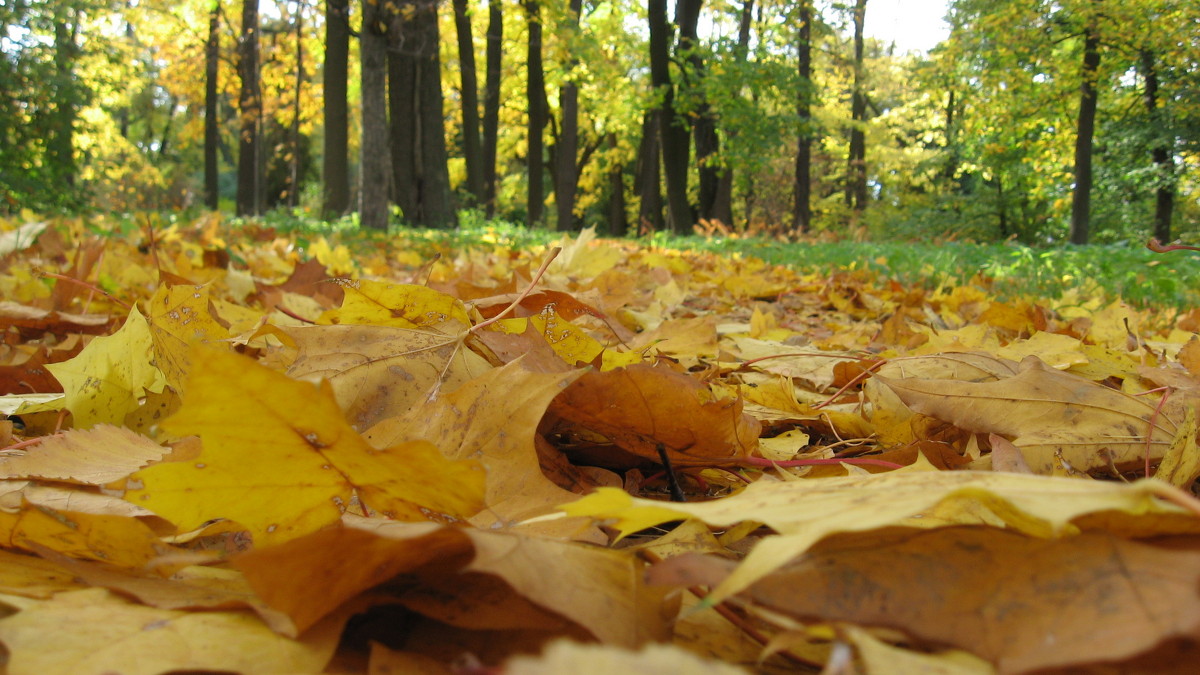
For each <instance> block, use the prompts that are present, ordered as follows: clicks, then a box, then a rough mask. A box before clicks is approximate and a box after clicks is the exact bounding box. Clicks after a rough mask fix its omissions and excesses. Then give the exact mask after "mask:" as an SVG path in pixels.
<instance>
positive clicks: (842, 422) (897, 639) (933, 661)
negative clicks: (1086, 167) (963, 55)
mask: <svg viewBox="0 0 1200 675" xmlns="http://www.w3.org/2000/svg"><path fill="white" fill-rule="evenodd" d="M454 236H457V237H458V239H454ZM464 237H469V238H470V241H466V240H464ZM667 243H668V242H666V241H665V240H645V241H614V240H602V239H597V238H595V237H594V235H593V234H592V233H591V232H584V233H582V234H579V235H567V236H559V237H558V238H557V239H556V240H553V241H550V240H549V237H547V238H545V239H542V240H536V239H535V238H529V239H525V240H522V241H514V240H513V238H512V237H511V236H510V235H509V234H508V233H506V232H505V231H501V230H493V231H491V232H490V233H489V232H487V231H481V232H480V233H477V234H468V235H462V234H459V235H453V236H443V235H435V234H428V233H426V234H420V235H412V236H407V237H397V236H389V237H366V236H357V235H346V234H339V233H335V232H325V233H322V232H287V231H283V230H279V229H272V228H268V227H265V226H243V227H239V228H230V227H228V226H226V225H225V224H224V223H222V222H221V221H220V219H218V218H214V217H209V218H203V219H200V220H197V221H192V222H182V223H179V224H171V225H164V226H162V227H155V228H153V229H145V228H141V227H136V226H135V227H127V228H124V229H123V230H122V228H121V227H119V226H117V225H116V224H114V223H111V222H108V221H104V220H85V219H70V220H62V221H55V222H49V223H47V222H42V221H37V222H28V223H17V222H9V223H0V297H2V298H3V300H2V301H0V324H2V325H3V326H4V328H5V343H4V346H3V351H0V386H2V387H3V393H4V394H5V395H4V396H0V413H3V414H4V415H5V416H7V420H6V421H4V422H2V423H0V448H3V449H2V450H0V471H2V472H3V474H4V475H3V476H2V477H0V478H2V482H0V546H2V547H3V549H0V603H2V604H3V606H4V607H6V608H7V609H6V613H5V616H4V618H2V619H0V642H2V643H3V644H4V645H5V647H6V649H7V652H8V654H9V657H8V663H7V672H8V673H10V674H13V675H17V674H20V673H36V674H37V675H46V674H55V673H64V674H66V673H71V674H74V673H87V672H96V673H101V672H121V673H158V672H163V671H166V670H173V669H190V670H220V671H231V672H245V673H263V672H280V673H285V672H286V673H359V672H362V673H365V672H371V673H382V672H421V673H496V672H505V673H529V674H534V673H561V672H572V671H574V672H577V673H611V672H619V671H620V670H625V671H629V672H652V671H653V672H696V673H708V672H712V673H725V672H753V671H756V670H757V671H764V672H794V671H796V670H806V669H807V670H812V671H814V672H815V671H817V670H820V669H822V668H824V669H826V670H828V671H829V672H847V673H848V672H859V673H887V672H899V670H898V668H899V669H900V670H903V671H904V672H907V671H908V670H915V669H918V668H923V669H929V670H933V671H936V672H969V673H991V672H1032V671H1042V670H1049V669H1056V670H1063V669H1071V668H1079V669H1086V668H1091V667H1099V666H1100V665H1102V664H1103V665H1104V666H1106V667H1109V666H1120V667H1126V668H1130V669H1134V670H1138V669H1140V670H1153V671H1155V672H1175V671H1178V672H1184V671H1185V670H1186V667H1185V666H1184V664H1189V663H1192V662H1194V659H1195V657H1196V656H1198V655H1200V654H1197V652H1198V640H1200V614H1197V613H1196V608H1197V607H1200V602H1198V601H1200V597H1197V596H1198V595H1200V584H1198V583H1197V581H1200V501H1198V500H1197V499H1196V498H1195V497H1194V496H1193V493H1192V491H1193V488H1194V486H1195V483H1196V479H1197V477H1200V450H1198V449H1197V445H1196V424H1197V422H1196V411H1197V408H1198V406H1200V341H1197V340H1196V339H1195V338H1196V335H1197V333H1200V311H1198V310H1195V309H1190V308H1189V306H1188V305H1187V300H1186V298H1187V297H1189V296H1188V295H1187V294H1190V293H1191V292H1192V291H1191V287H1187V288H1184V287H1183V286H1184V285H1186V278H1187V277H1183V275H1181V274H1175V275H1173V277H1172V278H1173V279H1174V282H1175V283H1176V284H1178V285H1179V287H1173V289H1172V290H1171V293H1178V294H1181V295H1179V298H1181V299H1179V300H1178V301H1177V302H1174V303H1172V304H1170V305H1169V306H1168V305H1167V304H1155V303H1153V302H1151V301H1149V300H1148V299H1146V298H1143V299H1142V300H1141V301H1139V302H1138V303H1134V304H1131V303H1127V302H1124V301H1122V299H1121V298H1120V297H1118V296H1117V291H1115V290H1113V289H1114V288H1115V287H1113V286H1108V287H1106V286H1105V285H1104V284H1099V283H1098V282H1097V283H1096V284H1093V283H1091V282H1093V281H1097V280H1096V279H1094V278H1093V279H1087V280H1081V278H1080V277H1078V276H1074V275H1077V274H1081V273H1087V270H1088V269H1093V270H1095V269H1099V268H1098V267H1093V268H1089V267H1088V265H1091V264H1092V263H1090V262H1089V263H1087V264H1084V263H1083V262H1079V261H1080V260H1093V261H1095V262H1096V264H1099V263H1100V262H1101V260H1100V259H1099V258H1086V259H1085V258H1077V259H1076V262H1075V263H1073V264H1075V265H1076V267H1077V269H1076V270H1075V272H1073V273H1066V274H1065V275H1064V273H1061V272H1059V271H1056V270H1057V269H1058V268H1053V269H1052V270H1051V271H1046V267H1047V266H1049V265H1051V264H1055V263H1051V262H1046V261H1050V260H1052V259H1053V260H1054V261H1056V263H1057V262H1061V261H1062V260H1063V259H1064V258H1063V256H1054V257H1052V256H1047V257H1045V258H1043V262H1045V265H1043V266H1042V268H1040V269H1042V270H1043V271H1042V272H1040V274H1042V278H1046V279H1048V278H1050V277H1054V278H1056V279H1057V283H1058V284H1059V291H1058V292H1054V293H1049V292H1048V291H1047V290H1046V288H1044V287H1042V286H1039V285H1037V284H1034V283H1032V282H1028V283H1026V284H1025V286H1026V287H1027V289H1028V290H1029V291H1030V292H1026V293H1023V292H1021V290H1020V286H1021V285H1020V284H1016V285H1009V286H1005V287H1004V288H1003V289H1002V290H1001V289H999V288H998V286H997V283H998V282H997V279H998V277H997V275H995V274H988V273H987V271H988V270H987V269H978V270H972V271H971V273H970V274H965V273H962V270H961V269H960V270H959V272H960V273H959V274H957V275H948V274H938V273H937V269H936V264H933V263H931V262H930V261H931V260H933V258H935V257H936V256H933V255H932V254H931V256H930V260H927V261H926V262H927V263H929V264H930V266H927V267H926V268H916V272H915V274H916V276H914V277H906V276H904V274H903V273H902V270H900V269H899V268H898V267H895V266H893V265H892V262H891V261H890V260H888V259H887V254H885V253H881V251H880V249H871V248H870V246H869V245H860V246H859V248H858V252H857V254H855V255H854V259H853V260H852V261H850V263H853V264H850V263H846V264H834V263H828V262H820V261H818V260H816V259H815V258H814V257H811V256H810V257H809V258H808V259H806V260H803V261H797V264H796V265H792V266H782V265H775V264H772V263H769V262H767V261H764V260H763V259H762V258H760V257H756V256H754V255H750V254H749V252H748V251H747V250H745V249H744V247H745V246H751V245H752V246H756V247H758V249H759V250H760V251H765V252H767V253H768V254H769V255H767V257H772V256H773V255H774V254H772V253H770V251H771V250H774V249H773V248H772V247H773V246H775V244H771V243H769V242H755V243H752V244H748V243H745V242H736V241H735V242H726V245H725V246H723V247H721V248H719V249H716V250H705V245H701V244H697V245H695V246H693V247H692V250H681V249H678V248H672V247H668V246H666V245H665V244H667ZM830 246H832V245H830ZM839 246H840V245H839ZM947 248H948V247H943V249H947ZM780 250H782V249H780ZM799 250H801V251H803V250H805V249H799ZM807 250H808V251H809V253H811V252H812V251H815V250H818V247H810V248H809V249H807ZM825 250H827V251H829V250H833V249H832V248H826V249H825ZM1013 250H1017V249H1013ZM1131 250H1132V249H1131ZM794 255H799V254H794ZM894 255H898V256H899V255H903V253H901V252H896V253H895V254H894ZM1025 255H1026V254H1025V253H1020V254H1019V255H1017V256H1013V258H1012V260H1009V263H1012V261H1013V260H1016V259H1017V258H1019V257H1020V256H1025ZM1037 255H1040V253H1039V254H1037ZM1132 255H1137V256H1142V255H1143V254H1142V253H1140V252H1138V253H1135V254H1132ZM1109 257H1110V261H1109V262H1110V263H1111V262H1112V261H1111V258H1113V257H1114V256H1109ZM1036 262H1037V261H1036V260H1034V261H1033V262H1030V263H1028V264H1030V265H1034V264H1035V263H1036ZM1152 263H1154V260H1151V259H1148V260H1146V261H1144V262H1138V263H1130V264H1131V265H1133V269H1129V270H1121V269H1119V267H1120V266H1119V265H1117V264H1115V263H1113V264H1111V265H1110V268H1111V269H1110V271H1111V272H1112V276H1113V278H1116V277H1118V276H1119V275H1121V274H1127V275H1132V276H1127V277H1121V278H1123V279H1125V281H1123V282H1121V283H1122V284H1125V286H1127V287H1134V286H1138V285H1139V284H1138V283H1135V282H1136V280H1137V279H1139V278H1141V279H1143V283H1141V284H1140V285H1141V286H1145V285H1147V284H1146V283H1145V282H1144V279H1145V278H1147V277H1146V276H1145V275H1146V274H1150V273H1157V271H1158V269H1157V268H1159V267H1164V266H1166V265H1167V264H1168V263H1164V262H1162V261H1161V260H1159V261H1158V262H1157V264H1152ZM1177 263H1178V264H1179V267H1180V269H1184V268H1185V266H1186V263H1183V262H1179V261H1174V260H1173V261H1171V262H1170V264H1177ZM1024 264H1026V263H1021V265H1024ZM1106 264H1107V263H1106ZM1138 265H1143V266H1144V267H1138ZM1016 267H1019V265H1015V264H1010V268H1013V269H1015V268H1016ZM990 269H992V271H995V270H996V269H999V268H997V267H993V268H990ZM1022 269H1024V268H1022ZM1147 270H1149V272H1148V271H1147ZM1139 275H1142V276H1141V277H1139ZM1166 276H1168V277H1171V276H1172V275H1166ZM1181 279H1183V280H1182V281H1181ZM1084 281H1087V282H1088V283H1084ZM1105 288H1107V290H1105ZM264 664H266V665H264ZM898 664H899V665H898Z"/></svg>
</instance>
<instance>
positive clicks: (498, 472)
mask: <svg viewBox="0 0 1200 675" xmlns="http://www.w3.org/2000/svg"><path fill="white" fill-rule="evenodd" d="M579 375H580V373H579V372H578V371H575V372H566V373H561V372H560V373H535V372H531V371H528V370H525V369H524V367H523V365H522V363H521V362H520V361H515V362H513V363H509V364H506V365H504V366H501V367H500V368H494V369H492V370H489V371H488V372H486V373H484V374H483V375H482V376H480V377H477V378H475V379H473V380H471V381H469V382H467V383H465V384H463V386H461V387H459V388H458V389H457V390H456V391H454V392H452V393H450V394H447V395H445V396H443V397H440V398H438V399H436V400H433V401H426V402H424V403H422V404H421V405H419V406H417V407H415V408H413V409H412V410H411V411H409V412H408V413H407V414H406V415H404V416H402V417H397V418H392V419H388V420H384V421H383V422H380V423H379V424H377V425H376V426H375V427H373V428H371V429H369V430H368V431H367V432H366V433H365V434H364V437H365V438H366V439H367V440H368V441H370V442H371V444H372V445H374V446H376V447H386V446H388V445H391V444H394V443H396V442H398V441H399V440H401V439H426V440H429V441H430V442H434V443H436V444H437V445H438V447H439V448H440V449H441V451H442V453H443V454H445V456H446V457H448V458H450V459H456V460H457V459H471V460H476V461H478V462H480V463H481V464H482V465H483V467H484V469H485V470H486V472H487V493H486V502H487V509H486V510H485V511H484V512H483V513H481V514H480V517H481V518H486V519H488V520H489V522H488V523H487V525H488V526H490V525H491V524H492V523H494V522H497V521H499V522H504V523H508V524H514V523H516V522H517V521H520V520H523V519H525V518H530V517H533V516H536V515H541V514H544V513H548V512H550V511H551V510H552V509H553V507H554V506H555V505H557V504H559V503H561V502H564V501H567V500H570V499H574V498H575V497H576V496H577V495H575V494H574V493H571V492H568V491H566V490H564V489H562V488H560V487H558V486H556V485H554V484H553V483H552V482H550V480H549V479H547V478H546V476H545V475H544V474H543V473H542V471H541V468H540V466H539V463H538V456H537V449H536V448H535V446H534V436H535V435H536V434H537V426H538V423H539V422H540V421H541V419H542V416H543V415H545V411H546V408H547V406H548V405H549V404H550V401H551V400H552V399H553V398H554V397H555V396H557V395H559V394H560V393H561V392H562V391H563V389H564V388H565V387H567V386H568V384H569V383H571V382H572V381H574V380H575V379H576V378H578V377H579Z"/></svg>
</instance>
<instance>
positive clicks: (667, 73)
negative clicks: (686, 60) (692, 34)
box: [646, 0, 698, 233]
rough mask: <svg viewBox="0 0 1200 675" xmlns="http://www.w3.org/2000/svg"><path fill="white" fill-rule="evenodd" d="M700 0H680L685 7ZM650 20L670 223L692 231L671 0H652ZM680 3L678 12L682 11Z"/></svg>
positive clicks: (679, 229)
mask: <svg viewBox="0 0 1200 675" xmlns="http://www.w3.org/2000/svg"><path fill="white" fill-rule="evenodd" d="M696 2H698V0H679V3H680V4H682V5H684V6H685V8H686V6H687V5H688V4H689V3H696ZM646 9H647V16H648V20H649V24H650V84H651V86H652V87H654V90H655V100H656V102H657V107H656V109H655V115H656V117H657V121H656V126H657V130H658V140H659V142H658V145H659V147H660V148H661V152H662V170H663V174H664V175H665V178H666V185H667V214H668V217H667V224H668V226H669V227H670V229H671V231H672V232H677V233H688V232H691V231H692V209H691V206H690V205H689V204H688V195H687V172H688V160H689V155H690V153H691V147H690V134H689V130H688V128H687V126H686V125H684V124H683V123H682V121H681V120H679V119H678V116H677V115H676V111H675V88H674V86H673V85H672V84H671V65H670V43H671V24H670V22H669V21H668V20H667V0H648V2H647V5H646ZM678 10H679V5H677V6H676V15H677V16H678V14H679V11H678Z"/></svg>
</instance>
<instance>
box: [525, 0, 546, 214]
mask: <svg viewBox="0 0 1200 675" xmlns="http://www.w3.org/2000/svg"><path fill="white" fill-rule="evenodd" d="M522 4H524V6H525V21H526V25H527V30H528V33H529V43H528V50H527V51H526V66H527V69H528V73H527V75H526V78H525V97H526V105H527V106H528V109H529V126H528V139H527V145H528V149H527V150H526V154H525V167H526V174H527V176H528V180H529V185H528V198H527V199H526V216H525V223H526V224H527V225H528V226H529V227H535V226H537V225H540V224H541V222H542V219H543V215H542V214H543V212H544V210H545V204H544V202H545V186H544V185H543V181H544V180H545V179H544V173H543V172H544V169H545V165H544V164H543V162H544V161H545V160H544V158H543V150H544V146H543V144H542V130H543V129H545V128H546V122H547V121H548V119H549V118H548V112H547V107H548V106H547V104H546V77H545V74H544V73H543V71H542V18H541V8H540V6H539V4H538V0H522Z"/></svg>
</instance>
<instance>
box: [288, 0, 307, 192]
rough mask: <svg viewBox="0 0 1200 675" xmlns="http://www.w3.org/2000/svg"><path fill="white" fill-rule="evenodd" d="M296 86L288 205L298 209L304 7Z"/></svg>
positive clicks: (299, 22) (298, 31) (300, 19)
mask: <svg viewBox="0 0 1200 675" xmlns="http://www.w3.org/2000/svg"><path fill="white" fill-rule="evenodd" d="M295 37H296V80H295V83H296V86H295V91H293V92H292V126H291V128H290V129H289V130H288V135H289V137H290V138H289V140H290V145H291V153H292V156H291V162H290V163H289V166H288V188H287V190H288V193H287V205H288V207H289V208H293V209H294V208H296V206H297V205H298V204H299V203H300V157H301V155H302V153H301V150H300V95H301V94H302V93H303V91H304V5H303V3H298V4H297V5H296V36H295Z"/></svg>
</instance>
